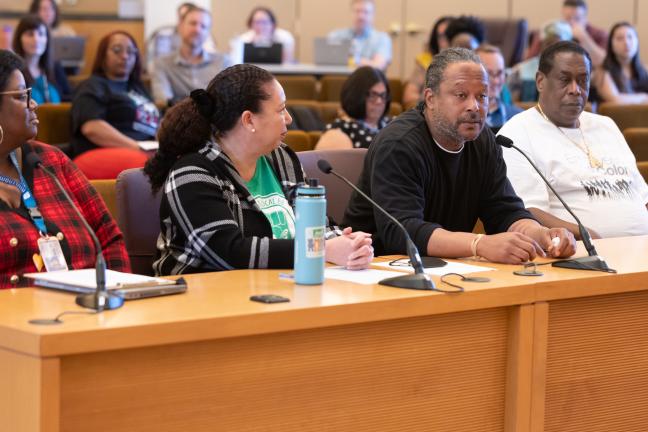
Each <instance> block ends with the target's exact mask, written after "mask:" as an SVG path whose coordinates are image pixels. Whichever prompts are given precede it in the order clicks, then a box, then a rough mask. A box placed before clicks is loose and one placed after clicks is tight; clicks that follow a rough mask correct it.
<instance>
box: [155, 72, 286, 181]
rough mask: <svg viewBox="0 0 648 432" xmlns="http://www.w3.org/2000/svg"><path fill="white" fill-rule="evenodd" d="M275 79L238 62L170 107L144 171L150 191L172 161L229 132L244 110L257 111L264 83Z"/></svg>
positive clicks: (265, 98)
mask: <svg viewBox="0 0 648 432" xmlns="http://www.w3.org/2000/svg"><path fill="white" fill-rule="evenodd" d="M274 79H275V78H274V76H272V74H271V73H270V72H268V71H266V70H265V69H261V68H260V67H257V66H254V65H251V64H240V65H236V66H231V67H229V68H227V69H225V70H223V71H222V72H220V73H219V74H218V75H216V76H215V77H214V78H213V79H212V80H211V82H210V83H209V85H208V86H207V89H206V90H202V89H199V90H194V91H192V92H191V97H188V98H185V99H183V100H182V101H180V102H179V103H177V104H175V105H174V106H173V107H171V108H170V109H169V110H168V111H167V112H166V114H165V116H164V118H163V119H162V123H161V124H160V128H159V130H158V136H157V138H158V141H159V143H160V147H159V150H158V151H157V153H156V154H155V156H153V158H151V159H149V161H148V162H147V163H146V165H145V167H144V173H145V174H146V175H147V176H148V177H149V180H150V182H151V186H152V188H153V190H154V191H157V190H159V189H160V188H161V187H162V185H163V184H164V181H165V180H166V177H167V175H168V174H169V171H170V170H171V168H172V167H173V165H174V164H175V162H176V161H177V160H178V159H179V158H180V157H182V156H184V155H186V154H189V153H194V152H196V151H198V149H200V148H201V147H202V146H203V145H205V143H206V142H207V141H208V140H209V139H211V138H212V137H216V138H219V137H222V136H224V135H226V134H227V133H228V132H229V131H231V130H232V129H233V128H234V127H235V126H236V124H237V122H238V121H239V119H240V117H241V114H243V112H245V111H251V112H253V113H258V112H260V111H261V103H262V102H263V101H265V100H268V99H270V94H268V92H267V91H266V90H265V89H264V86H265V84H267V83H269V82H271V81H273V80H274Z"/></svg>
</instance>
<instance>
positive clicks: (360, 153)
mask: <svg viewBox="0 0 648 432" xmlns="http://www.w3.org/2000/svg"><path fill="white" fill-rule="evenodd" d="M366 154H367V149H363V148H357V149H356V148H354V149H344V150H313V151H305V152H301V153H298V154H297V156H298V157H299V160H300V162H301V164H302V166H303V167H304V172H306V176H307V177H309V178H318V179H319V181H320V184H321V185H324V187H325V188H326V206H327V209H326V210H327V214H328V215H329V217H331V218H332V219H333V221H334V222H336V223H338V224H339V223H341V222H342V218H343V217H344V211H345V210H346V207H347V204H348V203H349V199H350V198H351V192H352V189H351V188H350V187H349V186H348V185H347V184H346V183H344V182H343V181H342V180H340V179H338V178H337V177H335V176H333V175H332V174H324V173H323V172H321V171H320V170H319V168H318V167H317V161H318V160H320V159H326V160H327V161H329V162H330V163H331V166H332V167H333V169H334V170H335V171H337V172H338V173H340V174H342V175H343V176H345V177H346V178H348V179H349V181H351V182H353V183H354V184H357V182H358V179H359V178H360V173H361V172H362V166H363V165H364V158H365V155H366Z"/></svg>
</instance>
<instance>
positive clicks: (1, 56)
mask: <svg viewBox="0 0 648 432" xmlns="http://www.w3.org/2000/svg"><path fill="white" fill-rule="evenodd" d="M23 66H24V63H23V61H22V59H21V58H20V57H18V56H17V55H16V54H14V53H12V52H11V51H9V50H0V92H3V91H5V90H6V89H7V83H8V82H9V77H11V74H12V73H13V72H14V71H15V70H22V69H23Z"/></svg>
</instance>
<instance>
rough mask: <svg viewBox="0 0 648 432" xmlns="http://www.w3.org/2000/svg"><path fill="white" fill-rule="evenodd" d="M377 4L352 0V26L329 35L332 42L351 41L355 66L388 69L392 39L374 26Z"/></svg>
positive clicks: (366, 0) (370, 0) (370, 1)
mask: <svg viewBox="0 0 648 432" xmlns="http://www.w3.org/2000/svg"><path fill="white" fill-rule="evenodd" d="M375 10H376V4H375V2H374V1H373V0H352V1H351V14H352V17H353V24H352V26H351V28H345V29H338V30H334V31H332V32H331V33H329V35H328V39H329V40H330V41H332V42H342V41H351V53H350V57H351V62H350V63H352V64H353V65H355V66H373V67H375V68H378V69H380V70H383V71H384V70H385V69H387V66H389V63H391V60H392V43H391V39H390V38H389V36H388V35H387V33H385V32H381V31H378V30H375V29H374V28H373V20H374V13H375Z"/></svg>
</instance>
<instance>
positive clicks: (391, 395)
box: [0, 237, 648, 432]
mask: <svg viewBox="0 0 648 432" xmlns="http://www.w3.org/2000/svg"><path fill="white" fill-rule="evenodd" d="M596 246H597V249H598V250H599V253H600V254H601V255H602V256H604V257H606V259H607V261H608V264H609V265H610V266H611V267H613V268H616V269H617V270H619V273H618V274H616V275H613V274H604V273H599V272H588V271H576V270H568V269H558V268H552V267H550V266H542V267H539V270H540V271H542V272H544V276H541V277H526V278H525V277H520V276H515V275H513V274H512V271H513V270H517V269H519V268H520V266H507V265H498V264H491V263H486V262H482V263H479V265H484V266H487V267H495V268H496V270H495V271H490V272H484V273H483V276H487V277H489V278H491V282H488V283H485V284H468V283H463V285H464V286H465V287H466V291H465V292H464V293H460V294H443V293H438V292H422V291H410V290H401V289H395V288H389V287H383V286H380V285H358V284H353V283H350V282H343V281H336V280H326V281H325V283H324V284H323V285H321V286H298V285H295V284H294V283H293V282H292V281H289V280H284V279H280V278H279V273H280V271H275V270H256V271H248V270H245V271H231V272H222V273H206V274H197V275H190V276H187V277H186V279H187V281H188V284H189V290H188V292H187V293H186V294H182V295H176V296H169V297H160V298H154V299H147V300H141V301H131V302H127V303H126V304H125V305H124V307H123V308H121V309H118V310H115V311H108V312H103V313H101V314H96V315H66V316H65V317H64V318H63V320H64V321H65V322H64V324H62V325H59V326H49V327H41V326H34V325H31V324H29V323H28V320H29V319H32V318H50V317H54V316H56V315H57V314H58V313H60V312H62V311H66V310H81V309H80V308H78V307H76V306H75V304H74V297H73V296H72V295H70V294H64V293H58V292H53V291H48V290H44V289H13V290H4V291H2V292H0V383H1V384H0V425H2V426H0V430H7V431H27V432H31V431H48V432H50V431H51V432H59V431H215V430H218V431H230V430H231V431H260V430H273V431H274V430H282V431H311V430H312V431H321V430H335V431H340V430H348V431H363V430H367V431H369V430H371V431H377V430H380V431H406V430H412V431H423V430H425V431H427V430H430V431H437V430H438V431H545V430H546V431H584V430H588V431H605V432H610V431H624V432H627V431H645V430H646V426H645V425H646V424H648V408H646V407H648V331H647V330H648V324H647V322H648V237H636V238H623V239H608V240H599V241H597V242H596ZM583 253H584V249H583V248H582V247H580V249H579V253H578V254H577V255H582V254H583ZM434 279H435V282H436V283H437V285H439V284H440V282H439V279H438V278H436V277H435V278H434ZM266 293H274V294H280V295H283V296H286V297H289V298H290V299H291V301H290V302H289V303H279V304H272V305H265V304H260V303H255V302H251V301H249V297H250V296H251V295H254V294H266Z"/></svg>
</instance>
